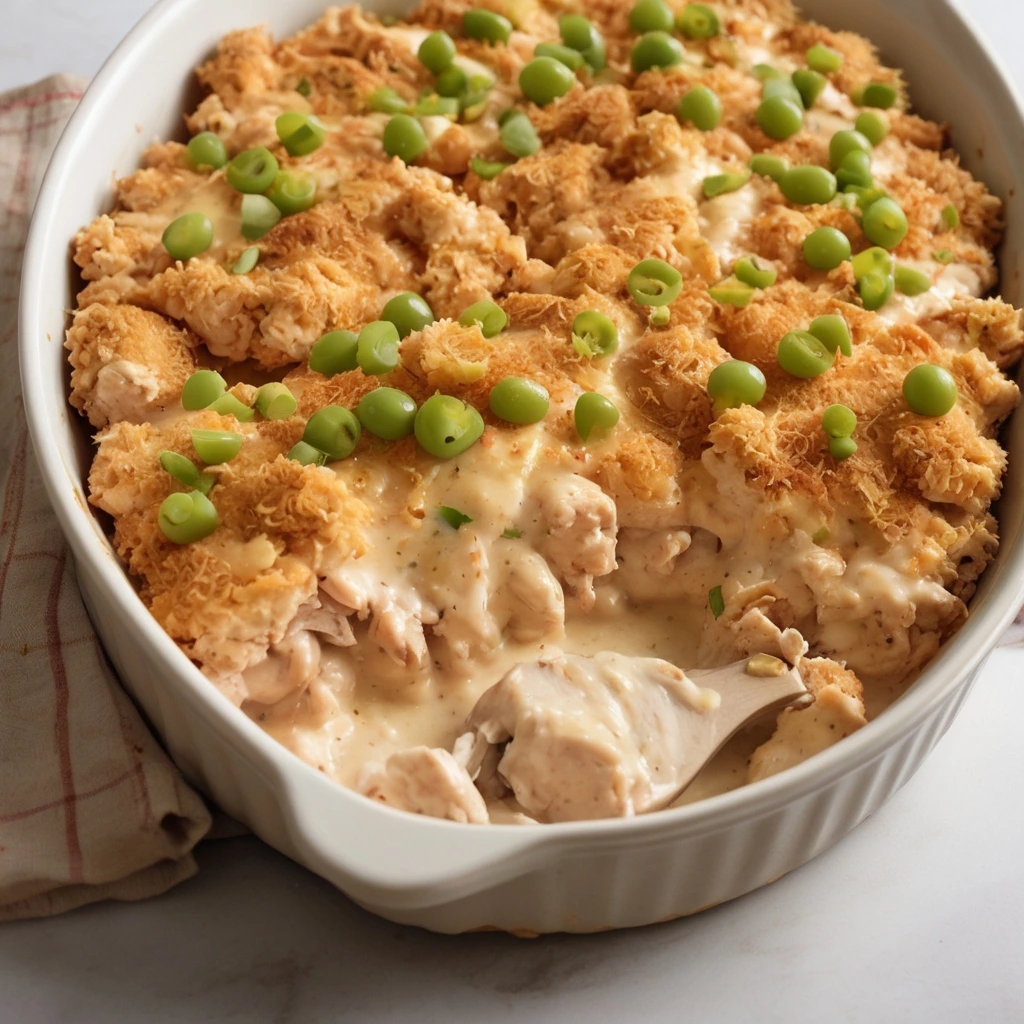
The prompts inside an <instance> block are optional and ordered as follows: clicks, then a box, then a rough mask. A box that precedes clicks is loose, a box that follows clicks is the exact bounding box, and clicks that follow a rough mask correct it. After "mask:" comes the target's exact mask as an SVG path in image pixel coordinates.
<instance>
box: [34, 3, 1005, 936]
mask: <svg viewBox="0 0 1024 1024" xmlns="http://www.w3.org/2000/svg"><path fill="white" fill-rule="evenodd" d="M623 2H628V0H623ZM323 6H324V3H323V0H163V2H162V3H159V4H157V6H156V7H155V8H154V10H153V11H152V12H151V13H150V14H149V15H148V16H147V17H146V18H144V19H143V21H142V22H141V23H140V24H139V25H138V26H137V27H136V28H135V30H134V31H133V32H132V33H131V35H129V36H128V38H127V39H126V40H125V41H124V43H122V44H121V46H120V47H119V48H118V49H117V51H116V52H115V53H114V55H113V57H111V59H110V61H109V62H108V63H107V65H106V66H105V67H104V68H103V70H102V72H101V73H100V74H99V75H98V76H97V78H96V80H95V81H94V82H93V84H92V86H91V87H90V89H89V91H88V92H87V93H86V96H85V98H84V99H83V101H82V103H81V105H80V107H79V108H78V110H77V112H76V113H75V116H74V118H73V119H72V121H71V123H70V125H69V126H68V128H67V131H66V132H65V134H64V137H63V138H62V140H61V143H60V145H59V147H58V149H57V152H56V153H55V155H54V157H53V160H52V162H51V165H50V168H49V171H48V173H47V175H46V180H45V183H44V185H43V188H42V192H41V194H40V196H39V201H38V205H37V208H36V214H35V218H34V221H33V225H32V231H31V235H30V238H29V242H28V247H27V249H26V253H25V271H24V284H23V288H22V295H21V325H20V326H21V365H22V378H23V384H24V394H25V405H26V413H27V416H28V421H29V427H30V429H31V433H32V437H33V441H34V443H35V447H36V451H37V453H39V454H40V456H41V458H40V463H41V468H42V472H43V477H44V479H45V481H46V486H47V488H48V491H49V494H50V499H51V501H52V502H53V505H54V508H55V509H56V511H57V515H58V517H59V519H60V523H61V526H62V528H63V530H64V533H65V534H66V536H67V539H68V542H69V543H70V545H71V548H72V550H73V552H74V555H75V558H76V561H77V566H78V575H79V580H80V583H81V586H82V590H83V592H84V594H85V598H86V601H87V603H88V606H89V608H90V611H91V614H92V617H93V621H94V622H95V623H96V626H97V628H98V629H99V632H100V634H101V636H102V638H103V641H104V643H105V645H106V648H107V651H108V652H109V654H110V656H111V658H112V660H113V661H114V663H115V665H116V666H117V668H118V670H119V672H120V674H121V678H122V679H123V680H124V682H125V684H126V685H127V686H128V688H129V689H130V690H131V692H132V693H133V694H134V695H135V697H136V698H137V700H138V701H139V703H140V704H141V705H142V707H143V708H144V709H145V711H146V713H147V714H148V716H149V718H150V720H151V721H152V723H153V725H154V726H155V727H156V729H157V730H158V731H159V732H160V734H161V735H162V736H163V738H164V740H165V741H166V743H167V746H168V748H169V749H170V751H171V754H172V755H173V757H174V759H175V760H176V761H177V763H178V764H179V765H180V766H181V768H182V769H183V770H184V772H185V773H186V775H188V776H189V778H190V779H192V780H193V781H194V782H196V783H197V784H198V785H199V786H201V787H202V788H203V789H204V790H206V791H207V792H208V793H209V794H210V795H211V796H212V797H213V798H214V799H215V800H216V801H217V802H218V803H219V804H220V805H221V806H223V807H224V808H225V809H226V810H227V811H228V812H230V813H231V814H233V815H235V816H236V817H237V818H239V819H240V820H242V821H244V822H245V823H246V824H248V825H249V826H250V827H251V828H252V829H253V831H254V832H256V833H257V834H258V835H260V836H261V837H262V838H263V839H265V840H266V841H267V842H268V843H270V844H271V845H273V846H275V847H277V848H278V849H279V850H281V851H283V852H284V853H286V854H287V855H288V856H290V857H293V858H294V859H295V860H297V861H299V862H301V863H302V864H305V865H306V866H307V867H309V868H311V869H312V870H313V871H316V872H317V873H318V874H320V875H323V876H324V877H325V878H327V879H328V880H330V881H331V882H333V883H334V884H335V885H337V886H338V887H339V888H341V889H342V890H344V891H345V892H346V893H348V894H349V895H350V896H351V897H352V898H353V899H355V900H357V901H358V902H360V903H362V904H364V905H365V906H367V907H368V908H370V909H371V910H373V911H375V912H377V913H379V914H382V915H384V916H385V917H389V918H391V919H393V920H395V921H401V922H409V923H414V924H418V925H423V926H425V927H428V928H433V929H436V930H438V931H444V932H458V931H465V930H467V929H472V928H483V927H496V928H501V929H507V930H512V931H523V932H550V931H560V930H564V931H591V930H596V929H601V928H616V927H625V926H630V925H640V924H646V923H649V922H652V921H658V920H662V919H665V918H669V917H673V916H677V915H681V914H689V913H693V912H695V911H697V910H700V909H702V908H704V907H707V906H710V905H712V904H715V903H719V902H722V901H723V900H727V899H731V898H733V897H735V896H739V895H742V894H743V893H746V892H749V891H750V890H752V889H755V888H757V887H758V886H761V885H764V884H765V883H767V882H770V881H772V880H773V879H775V878H777V877H779V876H780V875H782V874H784V873H785V872H787V871H791V870H792V869H793V868H795V867H798V866H799V865H800V864H803V863H804V862H805V861H807V860H809V859H810V858H811V857H813V856H815V855H816V854H818V853H821V852H822V851H823V850H825V849H827V848H828V847H829V846H831V845H832V844H833V843H834V842H836V841H837V840H838V839H840V838H841V837H842V836H843V835H845V834H846V833H847V832H848V831H850V830H851V829H852V828H853V827H854V826H856V825H857V824H858V823H859V822H860V821H862V820H863V819H864V818H865V817H867V815H869V814H871V813H872V811H874V810H875V809H876V808H878V807H879V806H880V805H881V804H882V803H883V802H884V801H885V800H886V799H887V798H888V797H889V796H890V795H891V794H892V793H893V792H895V791H896V790H897V789H898V788H899V787H900V786H901V785H903V783H904V782H906V781H907V779H908V778H910V776H911V775H912V774H913V773H914V772H915V771H916V770H917V768H918V766H919V765H920V764H921V762H922V761H923V759H924V758H925V756H926V755H927V754H928V752H929V751H930V750H931V749H932V747H933V746H934V745H935V743H936V742H937V741H938V739H939V738H940V737H941V736H942V734H943V733H944V732H945V730H946V728H947V727H948V726H949V724H950V722H951V721H952V719H953V716H954V715H955V714H956V712H957V711H958V710H959V708H960V706H961V704H962V703H963V701H964V699H965V698H966V696H967V694H968V692H969V690H970V687H971V684H972V682H973V680H974V678H975V676H976V675H977V672H978V669H979V667H980V665H981V664H982V662H983V660H984V659H985V657H986V655H987V654H988V652H989V651H990V649H991V647H992V645H993V644H994V642H995V640H996V638H997V637H998V635H999V633H1000V632H1001V631H1002V630H1003V629H1004V628H1005V627H1006V625H1007V624H1008V623H1009V622H1010V620H1011V619H1012V618H1013V615H1014V613H1015V612H1016V611H1017V609H1018V607H1019V606H1020V604H1021V602H1022V600H1024V538H1022V535H1021V534H1022V521H1024V417H1022V416H1017V417H1016V418H1015V420H1014V422H1013V424H1012V425H1011V428H1010V432H1009V433H1010V437H1009V447H1010V453H1011V468H1010V473H1009V475H1008V477H1007V486H1006V496H1005V498H1004V500H1003V501H1002V504H1001V507H1000V510H999V513H1000V520H1001V525H1002V535H1003V547H1002V550H1001V552H1000V555H999V558H998V560H997V562H996V564H995V565H993V566H992V567H991V568H990V569H989V571H988V573H987V574H986V576H985V578H984V581H983V583H982V587H981V589H980V591H979V593H978V596H977V598H976V600H975V601H974V604H973V607H972V614H971V618H970V620H969V621H968V623H967V624H966V625H965V626H964V628H963V629H962V630H961V631H960V632H959V633H958V634H957V635H956V637H955V638H954V639H953V640H952V642H951V643H949V644H948V646H947V647H946V648H945V650H944V651H943V652H942V653H941V655H940V656H939V657H938V658H937V659H936V660H935V662H934V663H933V664H932V665H931V667H930V668H929V669H928V671H927V672H925V673H924V675H923V676H922V677H921V679H920V680H919V681H918V682H917V683H916V684H915V685H914V686H913V687H912V688H911V689H910V690H909V692H908V693H907V694H906V695H905V696H904V697H903V698H902V699H901V700H900V701H898V702H897V703H896V704H895V705H894V706H893V707H892V708H891V709H889V710H888V711H886V712H885V713H884V714H883V715H882V716H881V717H880V718H879V719H878V720H876V721H875V722H873V723H871V725H869V726H868V727H867V728H865V729H863V730H862V731H861V732H859V733H857V734H855V735H854V736H852V737H851V738H849V739H846V740H844V741H843V742H842V743H840V744H839V745H838V746H836V747H833V748H832V749H830V750H828V751H827V752H825V753H823V754H820V755H818V756H817V757H815V758H813V759H812V760H810V761H808V762H806V763H805V764H803V765H800V766H799V767H797V768H795V769H792V770H790V771H788V772H785V773H783V774H781V775H778V776H775V777H773V778H770V779H767V780H765V781H762V782H758V783H757V784H755V785H752V786H748V787H746V788H744V789H741V790H738V791H735V792H733V793H729V794H727V795H724V796H719V797H716V798H714V799H711V800H708V801H705V802H703V803H699V804H695V805H691V806H687V807H683V808H679V809H677V810H671V811H666V812H662V813H659V814H655V815H651V816H648V817H640V818H635V819H631V820H615V821H598V822H584V823H570V824H559V825H549V826H544V827H537V828H533V827H530V828H522V827H514V826H490V827H476V826H463V825H456V824H453V823H449V822H444V821H438V820H433V819H429V818H418V817H414V816H412V815H406V814H402V813H399V812H396V811H392V810H389V809H388V808H385V807H382V806H380V805H378V804H375V803H373V802H371V801H369V800H366V799H364V798H362V797H360V796H356V795H355V794H353V793H351V792H349V791H347V790H345V789H343V788H341V787H340V786H338V785H336V784H334V783H332V782H330V781H329V780H328V779H326V778H324V777H323V776H321V775H319V774H318V773H317V772H316V771H315V770H314V769H312V768H311V767H309V766H308V765H306V764H305V763H303V762H302V761H300V760H299V759H298V758H296V757H294V756H293V755H291V754H290V753H288V752H287V751H286V750H285V749H284V748H282V747H280V746H278V745H277V743H275V741H273V740H272V739H270V738H269V737H268V736H267V735H265V734H264V733H263V732H262V731H261V730H260V729H259V728H258V727H257V726H256V725H254V724H253V723H252V722H251V721H249V719H248V718H246V717H245V716H244V715H243V714H242V713H241V712H239V711H237V710H236V709H235V708H234V707H233V706H232V705H231V704H229V702H228V701H227V700H226V699H225V698H224V697H222V696H221V695H220V693H219V692H218V691H217V690H216V688H215V687H214V686H212V685H211V684H210V683H208V682H207V681H206V680H205V679H204V678H203V676H202V675H201V674H200V673H199V671H198V670H197V669H196V668H195V667H194V666H193V665H192V664H191V663H190V662H189V661H188V660H187V659H186V658H185V657H184V655H182V653H181V652H180V651H179V650H178V649H177V647H176V646H175V645H174V643H173V642H172V641H171V640H170V639H169V637H167V636H166V635H165V634H164V632H163V631H162V630H161V629H160V627H159V626H157V624H156V623H155V622H154V621H153V619H152V618H151V617H150V615H149V613H148V612H147V611H146V609H145V607H144V606H143V604H142V602H141V601H140V600H139V598H138V597H137V595H136V593H135V591H134V589H133V587H132V584H131V582H130V581H129V580H128V578H127V577H126V576H125V575H124V573H123V571H122V568H121V565H120V564H119V562H118V560H117V558H116V556H115V555H114V553H113V552H112V550H111V548H110V545H109V543H108V541H107V538H106V537H105V536H104V534H103V531H102V528H101V526H100V524H99V522H98V521H97V520H96V519H95V518H94V517H93V516H92V514H91V513H90V512H89V510H88V506H87V504H86V499H85V493H84V486H83V482H84V479H85V476H86V473H87V470H88V464H89V457H90V447H91V446H90V442H89V436H88V433H87V431H86V430H85V429H83V427H82V424H81V423H80V421H79V419H78V416H77V415H75V414H74V412H73V411H72V410H71V409H70V407H69V405H68V402H67V397H66V396H67V379H66V378H67V373H66V364H65V358H64V356H65V353H64V350H63V348H62V344H61V343H62V340H63V336H64V329H65V312H64V311H65V310H66V309H67V308H69V307H71V306H72V305H73V304H74V295H73V287H74V285H75V281H74V279H73V276H72V275H71V273H70V270H69V260H68V240H69V239H70V238H71V236H72V234H73V233H74V232H75V231H76V230H77V229H78V228H79V227H80V226H81V225H83V224H85V223H87V222H88V221H90V220H91V219H92V218H93V217H94V216H95V215H96V214H97V213H98V212H100V211H101V210H103V209H106V208H107V207H108V206H109V203H110V185H111V178H112V174H118V175H122V174H126V173H129V172H130V171H132V170H133V169H135V167H136V166H137V162H138V158H139V155H140V153H141V151H142V149H143V148H144V147H145V146H146V145H147V144H148V143H149V142H151V141H153V140H155V139H158V138H165V137H169V136H174V135H176V134H179V132H180V125H181V113H180V112H181V111H182V110H184V109H185V107H186V105H187V104H190V101H193V100H194V98H195V97H193V96H191V95H190V94H191V93H192V91H193V85H192V76H191V74H190V69H191V68H192V67H193V66H194V65H196V64H197V63H199V62H200V61H201V60H202V59H204V57H205V56H206V55H207V54H208V53H209V52H210V51H211V49H212V48H213V46H214V44H215V43H216V41H217V40H218V39H219V38H220V37H221V36H222V35H223V34H224V33H225V32H227V31H229V30H231V29H233V28H238V27H241V26H247V25H251V24H255V23H258V22H266V23H268V24H269V25H270V26H271V27H272V28H273V30H274V31H275V32H276V33H277V34H279V35H280V34H285V33H289V32H292V31H294V30H296V29H298V28H299V27H301V26H302V25H304V24H306V23H308V22H310V21H312V20H314V19H315V18H316V17H317V16H318V15H319V13H320V11H321V9H322V7H323ZM366 6H368V7H370V8H371V9H376V10H378V11H382V12H384V11H388V12H398V11H401V10H402V9H405V8H407V7H408V6H409V5H407V4H402V3H400V2H398V3H387V2H382V3H376V4H375V3H373V2H372V0H371V2H369V3H367V4H366ZM803 7H804V10H805V12H806V13H807V15H808V16H810V17H814V18H816V19H818V20H820V21H822V22H825V23H827V24H829V25H831V26H833V27H837V28H850V29H854V30H856V31H859V32H861V33H863V34H865V35H867V36H869V37H871V38H872V39H874V40H875V41H876V42H877V43H879V44H880V47H881V49H882V51H883V53H884V55H885V57H886V58H887V60H888V61H889V62H891V63H893V64H895V65H897V66H900V67H903V68H904V69H905V70H906V72H907V77H908V80H909V82H910V83H911V93H912V97H913V99H914V101H915V103H916V105H917V106H918V108H919V109H920V110H921V112H922V113H924V114H926V115H928V116H930V117H932V118H936V119H940V120H946V121H948V122H949V123H950V125H951V126H952V128H953V137H954V140H955V144H956V146H957V148H958V149H959V151H960V153H961V154H962V155H963V158H964V162H965V163H966V164H967V166H968V167H970V169H971V170H972V171H973V172H974V173H975V174H976V175H977V176H979V177H981V178H982V179H984V180H985V181H986V182H987V183H988V184H989V186H990V187H991V188H992V189H993V190H994V191H995V192H996V193H998V194H999V195H1000V196H1002V197H1003V198H1004V199H1006V200H1007V215H1008V230H1007V235H1006V242H1005V244H1004V246H1003V252H1002V274H1003V292H1004V295H1005V296H1006V297H1007V298H1008V299H1009V300H1011V301H1013V302H1014V303H1015V304H1016V305H1021V304H1024V286H1022V283H1021V260H1022V257H1024V206H1022V202H1021V198H1020V196H1021V195H1022V194H1024V174H1022V170H1021V162H1020V159H1019V147H1018V146H1017V145H1016V143H1017V140H1019V139H1020V138H1022V137H1024V113H1022V110H1021V106H1020V104H1019V102H1018V100H1017V98H1016V97H1015V96H1014V94H1013V90H1012V89H1011V87H1010V86H1009V84H1008V82H1007V80H1006V77H1005V75H1003V74H1002V73H1001V71H1000V69H999V68H998V66H997V63H996V61H995V59H994V58H993V57H992V55H991V53H990V52H989V51H987V49H986V48H985V46H984V44H983V43H982V42H981V41H980V40H979V39H978V38H977V36H976V35H975V33H974V32H973V30H972V29H971V27H970V26H969V25H968V24H966V23H965V22H964V20H963V19H962V17H961V16H960V15H959V14H957V13H956V11H955V10H954V9H953V8H952V7H951V6H948V5H947V3H946V2H945V0H884V2H882V0H858V2H857V3H856V4H851V3H848V2H845V0H844V2H840V0H806V2H805V3H804V4H803Z"/></svg>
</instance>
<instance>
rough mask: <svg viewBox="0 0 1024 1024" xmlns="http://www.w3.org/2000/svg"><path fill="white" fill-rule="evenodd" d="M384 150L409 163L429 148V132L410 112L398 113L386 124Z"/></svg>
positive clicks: (391, 155) (389, 154)
mask: <svg viewBox="0 0 1024 1024" xmlns="http://www.w3.org/2000/svg"><path fill="white" fill-rule="evenodd" d="M383 141H384V152H385V153H387V155H388V156H390V157H396V156H397V157H399V158H400V159H401V160H403V161H404V162H405V163H407V164H411V163H412V162H413V161H414V160H416V159H417V158H419V157H421V156H422V155H423V154H424V153H425V152H426V150H427V133H426V132H425V131H424V130H423V125H421V124H420V123H419V121H417V120H416V118H414V117H410V116H409V115H408V114H396V115H395V116H394V117H393V118H391V120H390V121H388V123H387V124H386V125H385V126H384V138H383Z"/></svg>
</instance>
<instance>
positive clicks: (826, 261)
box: [804, 227, 851, 270]
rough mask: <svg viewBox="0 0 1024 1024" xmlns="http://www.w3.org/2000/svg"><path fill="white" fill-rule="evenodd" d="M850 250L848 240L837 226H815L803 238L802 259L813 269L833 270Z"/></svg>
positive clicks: (846, 258)
mask: <svg viewBox="0 0 1024 1024" xmlns="http://www.w3.org/2000/svg"><path fill="white" fill-rule="evenodd" d="M850 252H851V250H850V240H849V239H848V238H847V237H846V235H844V234H843V233H842V231H840V230H839V229H838V228H831V227H821V228H817V229H816V230H815V231H812V232H811V233H810V234H809V235H808V236H807V237H806V238H805V239H804V260H805V261H806V263H807V265H808V266H809V267H813V268H814V269H815V270H835V268H836V267H838V266H839V265H840V264H841V263H844V262H845V261H846V260H848V259H849V258H850Z"/></svg>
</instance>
